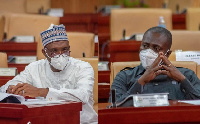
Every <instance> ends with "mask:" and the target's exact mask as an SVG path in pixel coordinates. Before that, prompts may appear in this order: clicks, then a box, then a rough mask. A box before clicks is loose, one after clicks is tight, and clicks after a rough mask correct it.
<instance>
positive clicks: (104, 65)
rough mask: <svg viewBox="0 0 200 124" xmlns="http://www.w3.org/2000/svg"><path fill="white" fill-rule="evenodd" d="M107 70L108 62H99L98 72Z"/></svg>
mask: <svg viewBox="0 0 200 124" xmlns="http://www.w3.org/2000/svg"><path fill="white" fill-rule="evenodd" d="M107 70H109V68H108V62H99V63H98V71H107Z"/></svg>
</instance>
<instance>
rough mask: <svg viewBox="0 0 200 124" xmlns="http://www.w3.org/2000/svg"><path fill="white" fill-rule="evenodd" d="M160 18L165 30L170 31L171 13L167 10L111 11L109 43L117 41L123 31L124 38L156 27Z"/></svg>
mask: <svg viewBox="0 0 200 124" xmlns="http://www.w3.org/2000/svg"><path fill="white" fill-rule="evenodd" d="M160 16H163V17H164V20H165V23H166V28H167V29H169V30H171V29H172V12H171V10H169V9H153V8H145V9H142V8H138V9H136V8H128V9H125V8H124V9H112V10H111V17H110V34H111V41H119V40H120V39H121V38H122V32H123V30H124V29H125V30H126V36H131V35H132V34H134V33H144V32H145V31H146V30H147V29H149V28H151V27H154V26H157V25H158V22H159V17H160Z"/></svg>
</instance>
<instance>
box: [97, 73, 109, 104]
mask: <svg viewBox="0 0 200 124" xmlns="http://www.w3.org/2000/svg"><path fill="white" fill-rule="evenodd" d="M109 92H110V71H98V102H99V103H102V102H108V98H109Z"/></svg>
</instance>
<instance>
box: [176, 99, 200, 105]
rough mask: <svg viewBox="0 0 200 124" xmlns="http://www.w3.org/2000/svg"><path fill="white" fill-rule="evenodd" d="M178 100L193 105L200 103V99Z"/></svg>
mask: <svg viewBox="0 0 200 124" xmlns="http://www.w3.org/2000/svg"><path fill="white" fill-rule="evenodd" d="M178 102H183V103H188V104H193V105H200V100H179V101H178Z"/></svg>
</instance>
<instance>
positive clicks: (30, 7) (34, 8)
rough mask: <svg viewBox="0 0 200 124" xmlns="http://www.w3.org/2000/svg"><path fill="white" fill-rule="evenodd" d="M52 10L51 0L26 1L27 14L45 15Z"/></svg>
mask: <svg viewBox="0 0 200 124" xmlns="http://www.w3.org/2000/svg"><path fill="white" fill-rule="evenodd" d="M50 8H51V0H26V12H27V13H40V11H41V12H42V13H45V12H47V10H48V9H50Z"/></svg>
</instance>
